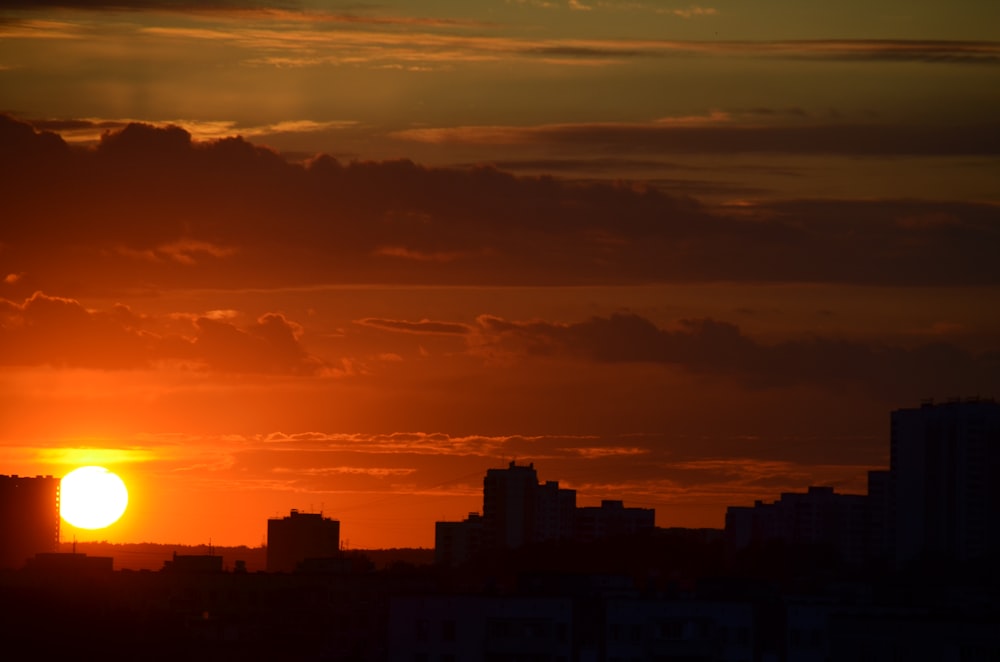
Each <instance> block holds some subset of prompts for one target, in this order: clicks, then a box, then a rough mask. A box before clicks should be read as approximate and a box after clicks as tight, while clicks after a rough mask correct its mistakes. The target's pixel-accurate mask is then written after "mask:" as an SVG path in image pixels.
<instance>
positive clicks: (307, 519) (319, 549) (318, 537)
mask: <svg viewBox="0 0 1000 662" xmlns="http://www.w3.org/2000/svg"><path fill="white" fill-rule="evenodd" d="M339 553H340V522H339V521H337V520H334V519H330V518H329V517H323V515H322V514H320V513H300V512H299V511H298V510H295V509H292V511H291V513H290V514H289V515H288V517H283V518H281V519H269V520H267V571H268V572H292V571H294V570H295V568H296V566H297V565H299V564H301V563H302V562H304V561H306V560H307V559H322V558H330V557H333V556H337V555H338V554H339Z"/></svg>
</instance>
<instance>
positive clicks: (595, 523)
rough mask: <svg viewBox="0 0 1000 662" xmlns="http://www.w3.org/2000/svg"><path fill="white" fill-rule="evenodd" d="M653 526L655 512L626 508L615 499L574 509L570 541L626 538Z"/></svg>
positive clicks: (645, 509)
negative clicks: (598, 505)
mask: <svg viewBox="0 0 1000 662" xmlns="http://www.w3.org/2000/svg"><path fill="white" fill-rule="evenodd" d="M655 527H656V511H655V510H654V509H652V508H626V507H625V504H624V503H622V502H621V501H619V500H615V499H604V500H602V501H601V505H600V507H597V506H586V507H582V508H577V509H576V515H575V517H574V523H573V539H574V540H578V541H580V542H590V541H591V540H600V539H601V538H610V537H613V536H630V535H634V534H636V533H640V532H642V531H649V530H651V529H653V528H655Z"/></svg>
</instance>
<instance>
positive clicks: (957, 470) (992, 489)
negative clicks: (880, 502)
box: [887, 398, 1000, 562]
mask: <svg viewBox="0 0 1000 662" xmlns="http://www.w3.org/2000/svg"><path fill="white" fill-rule="evenodd" d="M891 420H892V431H891V446H890V467H889V500H888V501H889V503H888V506H889V513H888V517H887V519H888V521H889V526H890V529H891V530H890V539H891V540H892V549H893V556H894V557H895V559H896V561H898V562H906V561H910V560H913V559H917V558H928V559H930V558H939V559H947V560H951V561H967V560H970V559H975V558H981V557H984V556H987V555H990V554H995V553H997V552H998V551H1000V528H998V526H997V522H998V521H1000V480H998V479H997V477H998V476H1000V404H998V403H997V402H996V401H994V400H981V399H978V398H975V399H966V400H954V401H949V402H944V403H940V404H934V403H933V402H925V403H923V404H922V405H921V406H920V407H916V408H912V409H899V410H896V411H894V412H892V418H891Z"/></svg>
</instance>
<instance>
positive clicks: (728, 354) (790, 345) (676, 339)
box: [475, 314, 1000, 399]
mask: <svg viewBox="0 0 1000 662" xmlns="http://www.w3.org/2000/svg"><path fill="white" fill-rule="evenodd" d="M478 325H479V334H480V337H479V338H478V339H477V343H476V345H475V351H477V352H480V353H487V354H491V353H497V352H500V353H511V352H514V353H522V354H526V355H541V356H560V355H562V356H567V355H568V356H574V357H578V358H583V359H587V360H591V361H598V362H611V363H621V362H638V363H661V364H669V365H673V366H677V367H680V368H682V369H684V370H687V371H689V372H692V373H701V374H711V375H718V376H724V377H733V378H735V379H737V380H739V381H740V382H741V383H743V384H744V385H747V386H750V387H754V388H772V387H787V386H796V385H810V384H811V385H815V386H822V387H824V388H827V389H831V390H834V391H838V390H846V389H852V390H858V391H863V392H868V393H873V394H875V395H878V396H882V397H890V398H900V399H906V398H910V399H919V398H921V397H927V396H929V395H935V394H937V395H945V396H947V395H954V394H956V393H964V392H969V389H972V391H973V392H980V393H984V394H992V393H996V392H1000V379H998V375H1000V372H998V368H1000V353H997V352H988V353H983V354H978V355H977V354H973V353H971V352H968V351H966V350H963V349H960V348H958V347H956V346H953V345H949V344H946V343H931V344H925V345H921V346H917V347H911V348H904V347H898V346H889V345H878V344H871V343H865V342H859V341H851V340H841V339H836V338H822V337H812V338H807V339H801V340H791V341H785V342H780V343H775V344H764V343H761V342H758V341H756V340H754V339H752V338H750V337H748V336H746V335H744V334H743V333H742V331H741V330H740V328H739V327H738V326H736V325H734V324H731V323H729V322H722V321H718V320H713V319H686V320H681V321H679V322H678V323H677V324H676V325H675V326H674V327H673V328H660V327H657V326H656V325H654V324H653V323H652V322H651V321H649V320H648V319H645V318H643V317H640V316H638V315H632V314H617V315H612V316H610V317H593V318H591V319H589V320H586V321H583V322H577V323H573V324H553V323H550V322H541V321H534V322H510V321H506V320H502V319H498V318H495V317H490V316H482V317H480V318H479V320H478Z"/></svg>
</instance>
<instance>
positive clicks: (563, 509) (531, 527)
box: [483, 462, 576, 549]
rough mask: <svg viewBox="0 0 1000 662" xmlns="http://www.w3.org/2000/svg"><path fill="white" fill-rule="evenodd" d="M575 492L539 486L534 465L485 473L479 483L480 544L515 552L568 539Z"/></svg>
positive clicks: (555, 484) (549, 484) (552, 483)
mask: <svg viewBox="0 0 1000 662" xmlns="http://www.w3.org/2000/svg"><path fill="white" fill-rule="evenodd" d="M575 510H576V491H575V490H566V489H561V488H560V487H559V483H558V482H556V481H548V482H546V483H545V484H544V485H539V483H538V474H537V472H536V471H535V465H534V464H529V465H528V466H521V465H517V464H515V463H514V462H511V463H510V464H509V465H508V466H507V468H506V469H488V470H487V471H486V477H485V478H484V479H483V534H484V540H483V542H484V544H485V545H486V546H487V547H489V548H491V549H516V548H518V547H522V546H524V545H526V544H529V543H536V542H544V541H547V540H559V539H568V538H570V537H571V536H572V535H573V515H574V511H575Z"/></svg>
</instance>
